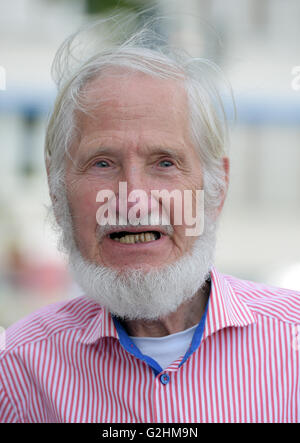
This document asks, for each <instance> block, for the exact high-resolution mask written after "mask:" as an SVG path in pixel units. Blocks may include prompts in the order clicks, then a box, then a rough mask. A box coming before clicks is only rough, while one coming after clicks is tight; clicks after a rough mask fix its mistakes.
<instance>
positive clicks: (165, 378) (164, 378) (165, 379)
mask: <svg viewBox="0 0 300 443" xmlns="http://www.w3.org/2000/svg"><path fill="white" fill-rule="evenodd" d="M160 381H161V383H162V384H163V385H167V384H168V383H169V381H170V377H169V376H168V374H162V375H161V376H160Z"/></svg>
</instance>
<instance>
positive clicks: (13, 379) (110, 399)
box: [0, 269, 300, 423]
mask: <svg viewBox="0 0 300 443" xmlns="http://www.w3.org/2000/svg"><path fill="white" fill-rule="evenodd" d="M299 308H300V293H297V292H295V291H289V290H285V289H278V288H274V287H270V286H266V285H263V284H257V283H253V282H249V281H243V280H239V279H237V278H234V277H231V276H225V275H221V274H219V273H218V272H217V271H216V270H215V269H213V270H212V272H211V293H210V298H209V303H208V308H207V315H206V318H203V319H202V326H203V327H204V330H203V333H202V331H201V327H202V326H201V325H199V327H198V328H197V330H196V332H195V334H198V335H197V337H195V336H194V338H193V342H192V347H191V349H190V351H189V354H191V355H189V357H188V358H183V357H181V358H179V359H178V360H176V361H174V362H173V363H172V364H171V365H170V366H169V367H168V368H167V369H165V370H162V371H160V372H159V369H158V368H157V367H156V369H155V362H154V363H153V365H152V366H151V365H150V364H149V359H147V358H146V357H145V356H143V355H138V351H137V350H136V349H134V345H133V344H132V343H131V342H130V339H129V337H128V336H127V334H126V333H125V334H124V331H123V332H122V331H121V330H120V328H119V326H117V327H116V324H115V322H114V319H113V318H112V316H111V315H110V314H109V313H108V312H106V310H103V309H101V308H100V307H99V305H97V304H96V303H95V302H93V301H91V300H90V299H88V298H86V297H78V298H76V299H74V300H71V301H67V302H62V303H58V304H54V305H51V306H48V307H47V308H44V309H42V310H40V311H38V312H36V313H34V314H32V315H31V316H30V317H28V318H26V319H24V320H21V321H20V322H18V323H16V324H15V325H13V326H12V327H10V328H9V329H8V330H7V331H6V332H7V334H6V339H7V341H6V349H5V351H2V352H1V356H0V421H1V422H26V423H27V422H100V423H118V422H123V423H136V422H145V423H158V422H159V423H179V422H181V423H195V422H218V423H222V422H299V421H300V370H299V369H300V365H299V363H300V327H299V324H300V309H299ZM194 339H195V340H194ZM193 343H194V345H193ZM144 357H145V358H144ZM153 366H154V367H153Z"/></svg>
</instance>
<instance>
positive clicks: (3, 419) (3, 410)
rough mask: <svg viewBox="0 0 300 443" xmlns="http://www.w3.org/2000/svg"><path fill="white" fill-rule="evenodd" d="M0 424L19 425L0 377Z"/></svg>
mask: <svg viewBox="0 0 300 443" xmlns="http://www.w3.org/2000/svg"><path fill="white" fill-rule="evenodd" d="M0 423H19V420H18V416H17V413H16V411H15V409H14V406H13V404H12V402H11V400H10V398H9V396H8V395H7V392H6V390H5V387H4V384H3V380H2V378H1V375H0Z"/></svg>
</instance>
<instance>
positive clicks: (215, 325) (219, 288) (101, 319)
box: [80, 267, 256, 344]
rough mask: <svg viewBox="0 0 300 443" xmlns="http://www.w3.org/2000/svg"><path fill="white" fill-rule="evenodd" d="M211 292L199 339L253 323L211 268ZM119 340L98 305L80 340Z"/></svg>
mask: <svg viewBox="0 0 300 443" xmlns="http://www.w3.org/2000/svg"><path fill="white" fill-rule="evenodd" d="M210 276H211V291H210V296H209V301H208V309H207V316H206V321H205V328H204V333H203V337H202V340H204V339H205V338H206V337H208V336H210V335H212V334H214V333H215V332H217V331H218V330H220V329H223V328H226V327H230V326H233V327H238V326H247V325H249V324H252V323H255V322H256V317H255V315H254V314H253V313H252V312H251V311H250V309H249V308H248V306H247V305H246V304H245V303H244V302H243V301H242V300H241V299H240V297H239V296H238V295H237V294H236V293H235V292H234V290H233V288H232V286H231V285H230V283H229V281H228V280H227V279H226V277H225V276H224V275H222V274H220V273H219V272H217V270H216V269H215V268H214V267H213V268H212V269H211V272H210ZM105 337H108V338H109V337H111V338H116V339H119V338H120V337H119V334H118V331H117V329H116V326H115V324H114V321H113V318H112V315H111V314H110V312H109V311H107V310H106V309H104V308H101V307H99V310H97V311H96V315H95V316H94V317H93V318H92V319H91V320H90V322H89V323H88V325H87V326H86V327H85V328H84V329H83V330H82V331H81V336H80V341H81V342H82V343H85V344H92V343H94V342H96V341H97V340H99V339H100V338H105Z"/></svg>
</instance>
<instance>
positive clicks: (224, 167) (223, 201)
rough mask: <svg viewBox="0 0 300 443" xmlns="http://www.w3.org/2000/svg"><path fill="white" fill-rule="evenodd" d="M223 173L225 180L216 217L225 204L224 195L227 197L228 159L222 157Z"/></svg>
mask: <svg viewBox="0 0 300 443" xmlns="http://www.w3.org/2000/svg"><path fill="white" fill-rule="evenodd" d="M223 171H224V179H225V186H224V189H223V191H222V196H221V203H220V205H219V207H218V208H217V215H220V213H221V211H222V209H223V206H224V203H225V199H226V195H227V190H228V186H229V172H230V160H229V157H223Z"/></svg>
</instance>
